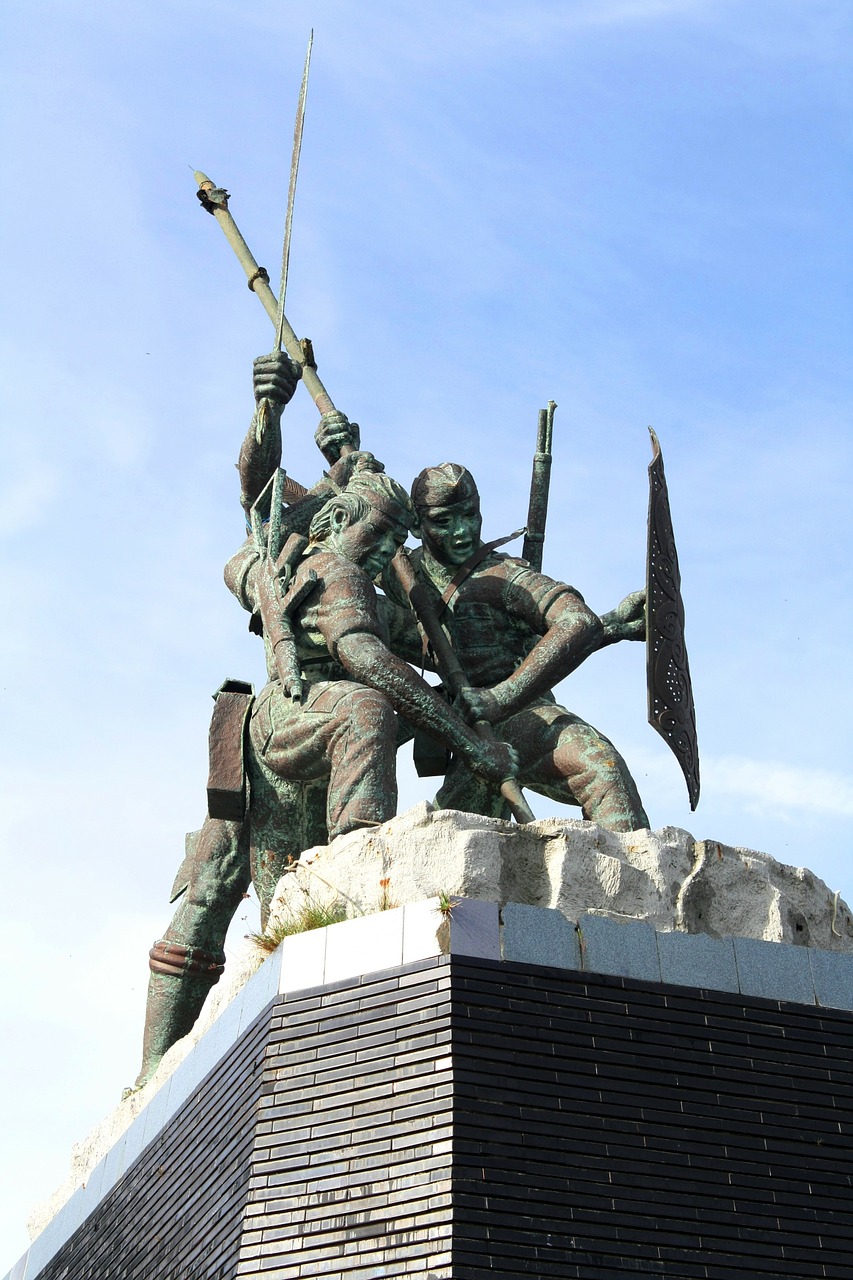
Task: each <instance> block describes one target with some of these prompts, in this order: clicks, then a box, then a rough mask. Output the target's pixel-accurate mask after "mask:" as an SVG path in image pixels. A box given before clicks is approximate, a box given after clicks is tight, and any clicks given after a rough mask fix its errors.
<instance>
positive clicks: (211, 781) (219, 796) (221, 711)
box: [207, 680, 255, 822]
mask: <svg viewBox="0 0 853 1280" xmlns="http://www.w3.org/2000/svg"><path fill="white" fill-rule="evenodd" d="M254 695H255V691H254V689H253V687H252V686H251V685H250V684H247V683H246V682H245V681H244V680H225V681H224V682H223V684H221V685H220V687H219V688H218V689H217V690H216V693H215V694H214V695H213V698H214V708H213V717H212V719H211V721H210V734H209V738H208V743H209V752H210V772H209V774H208V779H207V812H208V814H209V815H210V817H211V818H223V819H224V820H225V821H226V822H242V821H243V819H244V818H245V816H246V725H247V723H248V720H249V712H250V710H251V707H252V702H253V701H254Z"/></svg>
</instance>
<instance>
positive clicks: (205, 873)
mask: <svg viewBox="0 0 853 1280" xmlns="http://www.w3.org/2000/svg"><path fill="white" fill-rule="evenodd" d="M181 870H182V871H184V872H185V875H186V880H185V887H180V886H179V882H176V888H177V895H179V899H180V900H179V902H178V907H177V910H176V911H175V914H174V916H173V917H172V921H171V924H170V925H169V927H168V929H167V930H166V932H165V934H164V935H163V937H162V938H160V939H159V940H158V941H157V942H155V944H154V946H153V947H152V948H151V952H150V967H151V977H150V979H149V983H148V1003H147V1005H146V1010H145V1033H144V1039H143V1048H142V1067H141V1069H140V1072H139V1075H138V1077H137V1079H136V1083H135V1085H134V1089H141V1088H142V1086H143V1085H144V1084H146V1083H147V1082H148V1080H150V1078H151V1076H152V1075H153V1074H154V1072H155V1071H156V1070H157V1067H158V1066H159V1064H160V1059H161V1058H162V1057H163V1055H164V1053H166V1051H167V1050H168V1049H170V1048H171V1047H172V1045H173V1044H175V1043H176V1042H177V1041H178V1040H180V1039H181V1038H182V1037H183V1036H185V1035H186V1034H187V1032H189V1031H190V1030H191V1029H192V1027H193V1025H194V1023H195V1021H196V1019H197V1018H198V1015H199V1014H200V1013H201V1008H202V1005H203V1004H204V1002H205V999H206V998H207V995H208V992H209V991H210V989H211V987H212V986H213V985H214V984H215V983H216V982H218V981H219V978H220V976H221V974H222V970H223V968H224V966H225V952H224V951H223V945H224V942H225V935H226V933H227V932H228V926H229V924H230V923H231V920H232V918H233V916H234V913H235V911H236V910H237V907H238V906H239V904H240V902H241V901H242V899H243V897H244V896H245V894H246V890H247V889H248V887H249V883H250V873H249V854H248V824H246V823H239V822H223V821H219V820H217V819H214V818H206V819H205V821H204V826H203V827H202V829H201V831H200V832H199V836H198V840H197V842H196V845H195V848H194V849H193V851H192V852H191V854H190V855H189V857H188V859H187V860H186V861H185V863H184V867H182V869H181ZM180 878H181V873H180V872H179V881H180ZM172 900H173V901H174V900H175V897H174V896H173V899H172Z"/></svg>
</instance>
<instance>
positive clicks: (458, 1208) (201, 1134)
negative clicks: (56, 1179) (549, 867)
mask: <svg viewBox="0 0 853 1280" xmlns="http://www.w3.org/2000/svg"><path fill="white" fill-rule="evenodd" d="M851 1113H853V1015H851V1014H849V1013H843V1012H840V1011H836V1010H823V1009H817V1008H811V1007H806V1006H801V1005H793V1004H780V1003H778V1002H773V1001H769V1000H758V999H747V998H745V997H742V996H730V995H724V994H721V993H713V992H699V991H693V990H690V989H687V988H684V987H665V986H661V985H657V984H651V983H641V982H635V981H630V980H628V979H624V980H623V979H620V978H610V977H603V976H596V975H592V974H582V973H568V972H565V971H557V970H553V969H541V968H536V967H534V966H528V965H519V964H499V963H496V962H490V961H477V960H464V959H461V958H453V959H452V960H451V959H450V958H448V957H442V958H441V959H439V960H434V961H423V962H420V963H419V964H417V965H410V966H408V967H406V968H404V969H400V970H395V971H393V972H392V973H385V974H380V975H373V976H371V977H368V978H364V979H361V980H360V981H357V980H354V981H350V982H346V983H340V984H337V985H336V986H333V987H327V988H324V989H322V990H319V989H318V990H315V991H309V992H305V993H302V994H301V995H300V996H299V997H298V998H288V999H287V1000H283V1001H280V1002H279V1003H278V1004H277V1005H275V1006H274V1008H273V1010H272V1012H271V1014H270V1013H268V1014H267V1015H266V1017H265V1018H262V1019H261V1020H259V1022H258V1023H257V1024H256V1025H255V1026H254V1027H253V1029H252V1030H251V1032H250V1033H249V1035H248V1037H247V1038H245V1039H243V1040H242V1041H241V1042H240V1044H239V1045H238V1046H236V1047H235V1050H234V1051H233V1053H232V1055H230V1057H229V1060H228V1061H226V1062H225V1063H223V1064H221V1065H220V1067H219V1068H217V1070H216V1071H215V1072H213V1073H212V1074H211V1076H210V1077H209V1078H208V1080H207V1081H206V1082H205V1084H204V1085H202V1086H201V1088H200V1090H199V1091H198V1092H197V1094H196V1095H195V1096H194V1097H193V1098H191V1099H190V1101H189V1102H188V1103H187V1106H186V1108H185V1109H184V1110H183V1111H182V1112H181V1114H180V1115H179V1116H178V1117H176V1119H175V1120H174V1121H173V1122H172V1124H171V1125H170V1127H169V1130H168V1131H167V1133H166V1134H164V1135H163V1137H161V1138H160V1139H159V1140H158V1141H157V1142H156V1143H155V1144H154V1146H153V1148H151V1149H149V1151H147V1152H145V1153H143V1156H142V1157H140V1160H139V1161H138V1162H137V1164H136V1165H134V1167H133V1168H132V1169H131V1170H130V1172H129V1173H128V1174H127V1175H126V1176H125V1178H123V1179H122V1181H121V1182H120V1183H119V1185H118V1186H117V1187H116V1188H114V1190H113V1192H112V1193H111V1194H110V1196H109V1197H108V1198H107V1199H106V1200H105V1202H104V1204H103V1205H102V1206H101V1208H100V1209H99V1210H98V1212H97V1213H96V1214H94V1215H93V1216H92V1218H91V1219H90V1220H89V1222H88V1223H87V1224H86V1225H85V1226H84V1227H83V1228H81V1229H80V1231H78V1233H77V1234H76V1236H75V1237H74V1238H73V1239H72V1241H70V1242H69V1244H68V1245H67V1246H66V1247H65V1248H64V1249H63V1250H62V1252H61V1253H60V1254H59V1255H58V1256H57V1258H56V1259H55V1260H54V1262H53V1263H52V1264H51V1266H50V1267H49V1268H48V1269H47V1270H45V1271H44V1272H42V1276H41V1278H40V1280H83V1278H84V1277H85V1278H89V1277H92V1278H94V1277H98V1278H99V1280H116V1278H117V1277H133V1278H137V1277H138V1278H139V1280H155V1277H156V1280H232V1277H236V1276H239V1277H240V1278H241V1280H249V1278H250V1277H251V1278H255V1280H304V1278H306V1277H309V1276H319V1277H328V1278H329V1280H335V1278H336V1277H340V1278H341V1280H378V1278H379V1277H382V1278H383V1280H391V1278H392V1277H403V1276H418V1277H422V1278H423V1280H427V1277H432V1278H433V1280H475V1278H477V1280H479V1278H481V1277H482V1278H483V1280H485V1278H486V1277H493V1278H495V1280H497V1278H498V1277H513V1276H515V1277H531V1276H540V1277H562V1278H563V1280H580V1278H583V1280H624V1278H625V1277H626V1276H628V1275H642V1276H651V1277H661V1278H665V1280H688V1278H689V1280H694V1278H701V1280H723V1278H725V1280H740V1277H756V1278H759V1277H760V1278H761V1280H770V1277H779V1278H780V1280H781V1278H782V1277H800V1278H801V1280H817V1278H819V1277H844V1278H845V1280H850V1277H853V1248H851V1246H853V1201H852V1200H851V1182H853V1161H851V1144H850V1133H851V1122H852V1121H853V1114H851ZM161 1171H162V1172H161ZM241 1233H242V1234H241ZM238 1251H239V1258H238ZM27 1280H36V1278H35V1277H28V1278H27Z"/></svg>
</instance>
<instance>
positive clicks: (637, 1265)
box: [452, 961, 853, 1280]
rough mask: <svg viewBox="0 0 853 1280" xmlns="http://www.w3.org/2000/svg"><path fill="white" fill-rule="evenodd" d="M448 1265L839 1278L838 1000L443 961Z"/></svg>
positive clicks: (850, 1220)
mask: <svg viewBox="0 0 853 1280" xmlns="http://www.w3.org/2000/svg"><path fill="white" fill-rule="evenodd" d="M452 991H453V1008H454V1015H453V1063H454V1101H455V1114H454V1160H453V1207H454V1232H453V1237H454V1252H453V1258H454V1269H453V1276H454V1278H455V1280H469V1278H470V1280H474V1277H481V1276H494V1277H497V1276H504V1277H509V1276H543V1277H544V1276H559V1277H565V1278H566V1280H568V1278H569V1277H584V1278H587V1277H589V1278H593V1277H594V1278H595V1280H605V1278H606V1277H611V1276H614V1277H620V1278H621V1277H625V1276H627V1275H630V1274H640V1275H644V1276H657V1277H666V1278H667V1280H682V1277H684V1278H685V1280H686V1278H687V1277H702V1278H703V1280H733V1278H734V1277H742V1276H750V1277H752V1276H754V1277H764V1278H765V1280H767V1278H768V1277H783V1276H797V1277H807V1278H808V1280H815V1277H824V1276H834V1277H839V1278H840V1277H844V1280H850V1278H851V1277H853V1249H851V1246H852V1245H853V1200H851V1185H852V1184H853V1160H851V1133H853V1016H851V1015H850V1014H846V1013H841V1012H837V1011H834V1010H833V1011H829V1010H822V1009H817V1008H809V1007H805V1006H802V1005H794V1004H785V1003H779V1002H774V1001H769V1000H757V999H753V1000H751V999H747V998H745V997H742V996H729V995H724V994H721V993H714V992H698V991H692V990H689V989H685V988H677V987H665V986H661V985H654V986H653V985H652V984H643V983H638V982H632V981H629V980H627V979H620V978H610V977H603V976H595V975H592V974H568V973H566V974H559V973H557V972H555V971H554V970H552V969H547V970H546V969H540V970H536V969H533V968H532V967H528V966H521V965H496V964H488V963H487V962H479V963H475V962H469V963H462V962H460V961H456V962H455V963H454V966H453V983H452Z"/></svg>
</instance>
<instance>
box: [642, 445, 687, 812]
mask: <svg viewBox="0 0 853 1280" xmlns="http://www.w3.org/2000/svg"><path fill="white" fill-rule="evenodd" d="M649 434H650V435H651V438H652V460H651V462H650V463H649V549H648V560H647V564H646V620H647V621H646V677H647V682H648V695H649V724H650V725H651V726H652V728H653V729H657V731H658V733H659V734H660V735H661V737H662V738H664V739H665V741H666V742H668V743H669V746H670V748H671V749H672V751H673V752H674V753H675V757H676V759H677V760H678V763H679V764H680V765H681V770H682V772H683V774H684V780H685V782H686V783H687V794H688V796H689V798H690V808H691V809H695V808H696V805H697V803H698V800H699V745H698V743H697V740H696V711H695V709H694V706H693V688H692V686H691V683H690V666H689V663H688V661H687V646H686V645H685V643H684V605H683V604H682V601H681V574H680V573H679V571H678V552H677V551H676V549H675V536H674V534H673V532H672V517H671V516H670V511H669V495H668V493H667V489H666V476H665V475H664V470H663V455H662V454H661V449H660V443H659V442H658V438H657V436H656V435H655V433H654V431H652V429H651V427H649Z"/></svg>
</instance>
